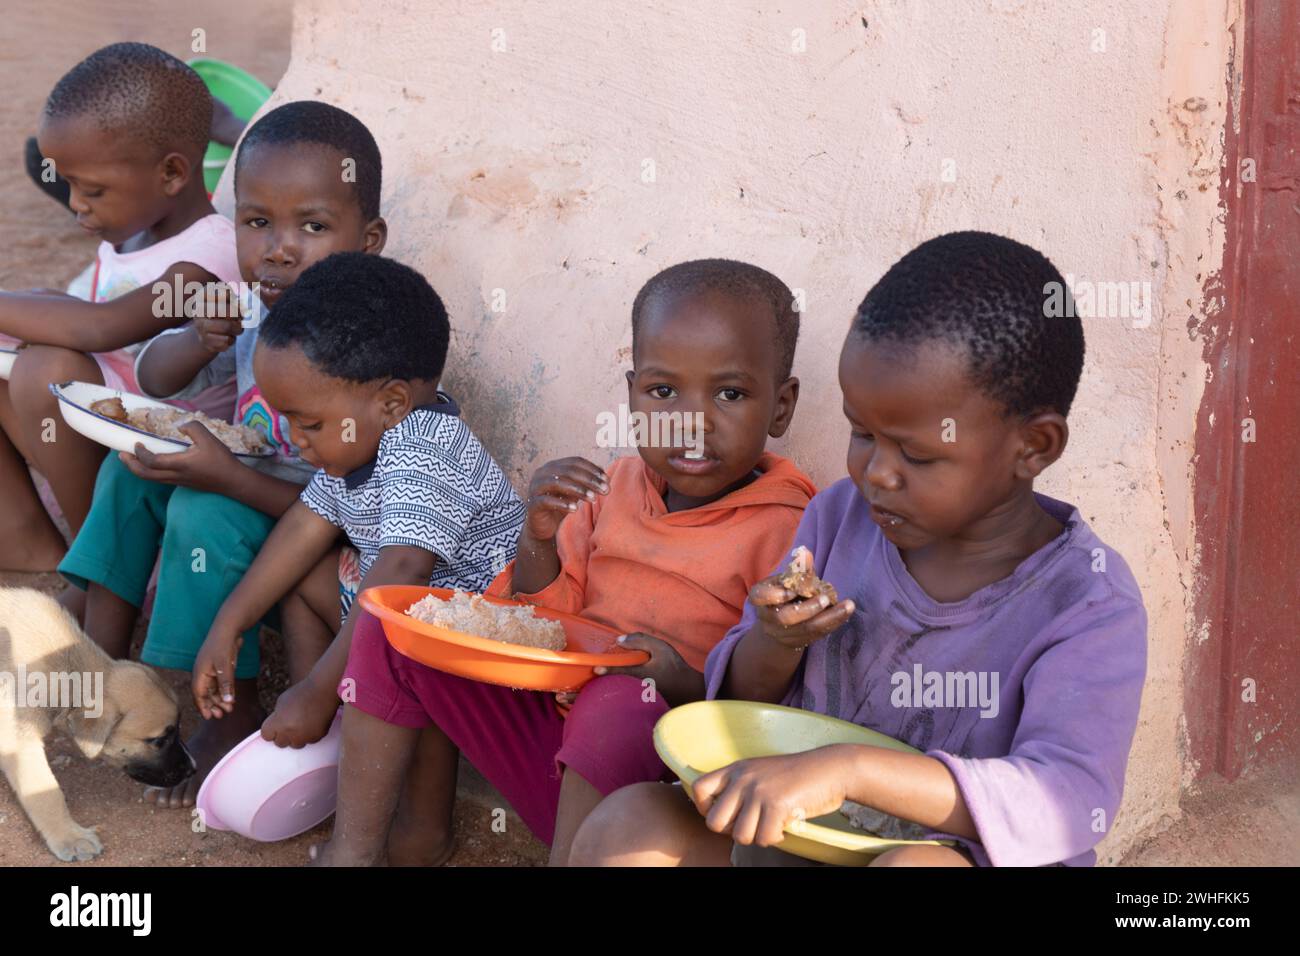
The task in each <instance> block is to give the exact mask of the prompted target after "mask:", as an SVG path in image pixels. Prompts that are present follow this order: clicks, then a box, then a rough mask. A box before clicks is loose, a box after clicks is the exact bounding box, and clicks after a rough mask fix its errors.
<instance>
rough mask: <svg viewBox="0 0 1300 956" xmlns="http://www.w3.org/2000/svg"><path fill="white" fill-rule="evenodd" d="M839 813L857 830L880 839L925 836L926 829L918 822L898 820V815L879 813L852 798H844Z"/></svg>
mask: <svg viewBox="0 0 1300 956" xmlns="http://www.w3.org/2000/svg"><path fill="white" fill-rule="evenodd" d="M840 813H842V814H844V816H846V817H848V819H849V826H851V827H853V828H854V829H857V830H865V831H867V832H868V833H871V834H873V835H874V836H878V837H880V838H881V839H882V840H921V839H924V838H925V834H926V829H925V827H923V826H921V825H920V824H919V823H913V822H912V821H911V820H900V819H899V818H898V817H893V816H890V815H889V814H888V813H881V812H880V811H879V810H877V809H875V808H874V807H864V806H863V805H862V804H860V803H854V802H853V801H852V800H845V801H844V804H843V806H841V807H840Z"/></svg>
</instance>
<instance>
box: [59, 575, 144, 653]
mask: <svg viewBox="0 0 1300 956" xmlns="http://www.w3.org/2000/svg"><path fill="white" fill-rule="evenodd" d="M71 590H77V589H76V588H72V589H71ZM139 616H140V609H139V608H138V607H136V606H135V605H134V604H132V603H131V602H129V601H124V600H122V599H121V598H120V597H118V596H117V595H116V594H114V593H113V592H112V591H110V590H109V589H108V588H106V587H104V586H102V585H99V584H96V583H95V582H94V581H91V582H90V583H89V584H88V585H87V586H86V625H85V626H86V634H87V635H89V636H90V639H91V640H92V641H94V642H95V643H96V644H98V645H99V646H100V647H102V648H103V649H104V653H106V654H107V655H108V656H109V657H111V658H113V659H114V660H121V659H122V658H124V657H126V655H127V653H128V652H129V651H130V650H131V632H132V631H133V630H135V621H136V618H138V617H139Z"/></svg>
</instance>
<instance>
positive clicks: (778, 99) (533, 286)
mask: <svg viewBox="0 0 1300 956" xmlns="http://www.w3.org/2000/svg"><path fill="white" fill-rule="evenodd" d="M1087 6H1088V9H1087V10H1080V9H1077V7H1078V5H1074V4H1070V5H1066V4H1045V3H1030V2H1018V0H990V2H987V3H983V4H972V3H966V2H960V3H958V2H952V3H948V2H931V0H926V2H920V0H917V2H912V3H872V4H868V5H866V7H867V9H866V10H865V12H863V11H860V10H859V7H858V6H857V5H854V4H848V3H839V2H831V0H817V2H808V3H802V4H793V5H789V7H788V8H787V7H783V8H781V9H779V10H778V9H777V8H775V7H771V6H768V5H764V6H763V8H762V9H761V11H760V10H759V9H757V5H754V4H751V3H745V2H740V0H726V2H715V3H708V4H672V5H670V4H658V5H645V4H639V3H632V2H614V3H606V4H602V5H600V7H599V8H598V9H599V11H600V12H599V13H598V14H596V13H594V12H593V11H595V10H596V9H597V8H596V7H594V6H589V5H585V4H583V5H575V4H563V3H559V4H539V3H525V2H519V0H503V2H498V3H494V4H491V5H477V4H464V3H453V2H444V0H434V2H423V3H419V2H402V0H375V2H365V3H362V2H354V0H317V2H310V0H300V2H299V3H298V5H297V7H296V10H295V18H294V31H293V50H292V57H291V62H290V66H289V69H288V72H287V73H286V75H285V77H284V79H283V80H282V81H281V84H280V86H279V88H278V90H277V92H276V97H275V100H273V105H274V103H278V102H283V101H286V100H290V99H306V98H317V99H323V100H326V101H328V102H331V103H335V104H338V105H340V106H343V107H345V108H347V109H349V110H352V111H353V112H355V113H356V114H357V115H359V116H360V117H362V118H363V119H364V120H365V121H366V122H367V123H368V124H369V125H370V127H371V129H372V130H373V131H374V133H375V135H376V137H377V139H378V140H379V143H380V146H381V148H382V149H383V152H384V159H385V184H384V191H383V204H384V211H385V214H386V215H387V217H388V220H389V223H390V225H391V240H390V243H389V246H388V252H389V253H390V254H392V255H394V256H395V257H397V258H399V259H402V260H404V261H406V262H408V263H411V264H413V265H415V266H417V267H419V268H420V269H421V270H423V271H424V273H425V274H426V275H427V276H428V277H429V278H430V280H431V281H432V282H433V284H434V286H435V287H436V288H437V289H438V290H439V292H440V293H441V294H442V296H443V298H444V299H445V300H446V301H447V304H448V307H449V309H450V312H451V315H452V323H453V327H454V330H455V331H454V335H453V340H452V351H451V357H450V362H449V371H448V373H447V377H446V381H445V384H446V386H447V387H448V388H450V389H451V390H452V391H453V392H454V393H455V394H456V395H457V396H458V397H459V398H460V399H461V400H462V401H463V403H464V404H465V406H466V417H467V419H468V420H469V422H470V424H471V425H472V426H473V427H474V428H475V430H476V431H477V432H478V434H479V435H480V436H481V437H482V438H483V440H484V441H485V443H486V444H487V445H488V447H489V448H490V449H491V450H492V451H493V452H494V453H495V454H496V456H497V457H498V459H499V460H500V461H501V462H502V463H503V465H504V466H505V467H506V468H507V469H508V471H509V472H510V474H511V475H512V477H513V478H514V479H515V480H516V483H517V484H518V485H519V486H521V487H522V485H523V484H524V482H525V481H526V478H527V476H528V475H529V474H530V472H531V469H532V468H533V467H534V466H535V465H537V464H540V463H541V462H542V461H544V460H546V459H548V458H550V457H553V456H557V455H568V454H583V455H588V456H590V457H593V458H595V459H597V460H602V461H603V460H607V459H608V457H609V453H608V452H604V451H602V450H600V449H598V448H596V447H594V442H595V434H596V416H597V414H598V413H600V412H602V411H607V410H613V409H614V408H616V407H617V405H618V403H619V402H620V401H623V400H624V398H625V395H626V389H625V385H624V381H623V372H624V370H625V369H626V368H628V367H629V345H630V331H629V326H628V317H629V310H630V306H631V302H632V298H633V297H634V296H635V294H636V292H637V289H638V288H639V287H640V286H641V284H642V283H643V282H644V281H645V280H646V279H647V278H648V277H649V276H650V275H652V274H653V273H654V272H656V271H657V270H658V269H660V268H662V267H664V266H666V265H669V264H671V263H674V262H677V261H680V260H683V259H688V258H695V257H701V256H728V257H733V258H740V259H746V260H749V261H752V262H755V263H757V264H759V265H762V266H764V267H766V268H768V269H770V270H772V271H774V272H776V273H777V274H778V275H780V276H781V277H782V278H784V279H785V281H786V282H787V283H788V284H789V285H790V286H792V287H796V288H800V289H803V290H805V294H806V298H807V310H806V314H805V316H804V328H803V335H802V340H801V342H800V346H799V354H798V357H797V359H796V363H795V372H796V374H797V375H799V376H800V378H801V379H802V381H803V397H802V399H801V402H800V406H799V411H798V413H797V415H796V418H795V422H794V425H793V427H792V429H791V432H790V434H789V436H788V438H787V440H785V441H782V442H780V443H777V444H776V445H775V446H774V447H775V448H776V450H778V451H781V452H783V453H785V454H789V455H792V456H793V457H794V458H795V459H797V460H798V461H799V462H800V463H801V464H802V465H803V466H804V467H805V468H806V469H807V470H808V471H809V472H810V473H811V474H812V475H813V477H814V479H815V480H817V481H818V482H819V483H828V482H830V481H833V480H835V479H836V478H838V477H839V476H840V475H841V474H842V469H843V458H844V451H845V447H846V442H847V430H846V426H845V424H844V422H843V419H842V416H841V413H840V411H839V405H840V396H839V392H838V388H837V385H836V381H835V365H834V363H835V360H836V356H837V353H838V349H839V346H840V342H841V340H842V338H843V335H844V332H845V330H846V328H847V324H848V322H849V319H850V317H851V315H852V313H853V310H854V307H855V306H856V304H857V302H858V301H859V300H860V299H861V297H862V295H863V294H864V293H865V292H866V290H867V289H868V288H869V286H870V285H871V284H872V282H874V281H875V280H876V279H877V278H878V277H879V276H880V275H881V274H882V273H883V272H884V270H885V269H886V268H887V267H888V266H889V265H890V264H891V263H892V262H893V261H894V260H895V259H897V258H898V257H899V256H900V255H902V254H903V253H904V252H906V251H907V250H908V249H910V248H911V247H912V246H914V245H915V244H916V243H918V242H919V241H921V240H922V239H925V238H927V237H929V236H932V235H935V234H938V233H942V232H946V231H950V230H954V229H965V228H978V229H984V230H990V231H994V232H1001V233H1005V234H1006V235H1009V236H1012V237H1014V238H1017V239H1020V240H1022V241H1024V242H1028V243H1030V244H1032V245H1035V246H1038V247H1039V248H1041V249H1042V250H1043V251H1044V252H1046V253H1047V254H1048V255H1049V256H1050V257H1051V258H1052V259H1053V260H1054V261H1055V262H1056V263H1057V265H1058V266H1059V267H1060V268H1061V270H1062V271H1063V272H1067V273H1070V274H1072V275H1073V276H1075V277H1077V278H1079V279H1085V280H1090V281H1094V282H1103V281H1104V282H1139V283H1149V284H1150V289H1151V292H1152V295H1153V298H1154V309H1153V312H1152V314H1151V316H1150V322H1149V323H1148V324H1144V323H1143V322H1142V320H1141V319H1137V320H1134V319H1131V318H1096V319H1093V320H1090V321H1089V322H1087V323H1086V329H1087V336H1088V350H1089V354H1088V365H1087V369H1086V372H1085V375H1084V380H1083V383H1082V386H1081V393H1080V397H1079V399H1078V402H1077V405H1076V409H1075V412H1074V414H1073V416H1072V420H1071V426H1072V429H1073V435H1072V440H1071V445H1070V448H1069V450H1068V452H1067V454H1066V456H1065V458H1064V460H1063V461H1062V462H1061V463H1060V464H1059V465H1058V466H1057V467H1056V468H1055V469H1054V470H1053V472H1052V473H1051V474H1049V475H1048V477H1047V479H1046V481H1044V482H1043V484H1042V488H1043V490H1044V491H1046V492H1047V493H1049V494H1053V495H1056V496H1058V497H1063V498H1066V499H1068V500H1071V501H1073V502H1075V503H1077V504H1078V505H1079V506H1080V509H1081V510H1082V512H1083V514H1084V516H1085V517H1086V518H1087V519H1088V520H1089V521H1090V522H1092V523H1093V526H1094V527H1095V528H1096V529H1097V531H1098V532H1099V533H1100V534H1101V535H1102V536H1103V537H1104V538H1105V539H1106V540H1107V541H1108V542H1109V543H1111V544H1113V545H1115V546H1116V547H1117V548H1118V549H1119V550H1120V552H1121V553H1123V554H1124V555H1125V557H1126V558H1127V559H1128V561H1129V563H1130V564H1131V565H1132V567H1133V568H1134V570H1135V572H1136V574H1137V576H1138V580H1139V582H1140V583H1141V584H1142V586H1143V588H1144V593H1145V595H1146V600H1147V606H1148V611H1149V613H1150V616H1151V632H1150V647H1151V658H1150V678H1149V682H1148V687H1147V692H1146V696H1145V698H1144V704H1143V714H1142V723H1141V726H1140V727H1139V731H1138V738H1137V741H1136V742H1135V745H1134V750H1133V757H1132V761H1131V765H1130V772H1129V779H1128V784H1127V786H1128V790H1127V794H1126V799H1125V806H1124V809H1123V811H1122V812H1121V815H1120V817H1119V819H1118V821H1117V823H1116V825H1115V827H1114V828H1113V830H1112V832H1111V833H1110V834H1109V836H1108V837H1107V839H1106V841H1105V843H1104V844H1103V846H1102V850H1101V858H1102V860H1103V861H1106V860H1114V859H1117V858H1118V857H1119V856H1120V855H1121V854H1122V853H1123V852H1124V851H1125V850H1126V849H1127V848H1128V847H1130V846H1131V845H1132V844H1133V842H1134V841H1135V839H1137V838H1138V837H1139V836H1141V835H1145V834H1149V833H1152V832H1154V831H1155V830H1157V829H1159V828H1160V827H1162V826H1165V825H1167V824H1168V822H1169V821H1170V820H1171V819H1173V818H1174V817H1175V816H1176V815H1177V813H1178V808H1177V800H1178V796H1179V793H1180V788H1181V787H1182V786H1183V785H1184V782H1185V777H1186V776H1187V774H1188V770H1189V767H1188V766H1187V761H1186V760H1185V759H1184V755H1183V752H1182V744H1181V740H1182V730H1181V713H1182V708H1183V701H1182V688H1181V667H1182V661H1183V648H1184V643H1185V641H1186V640H1187V639H1188V638H1187V630H1188V627H1187V617H1186V615H1187V613H1188V609H1187V607H1186V606H1185V604H1184V600H1185V588H1186V586H1187V584H1188V581H1189V580H1190V576H1191V575H1193V574H1194V573H1195V566H1194V561H1195V551H1194V544H1193V538H1192V530H1193V529H1192V527H1191V516H1190V514H1189V511H1188V508H1187V501H1188V495H1189V482H1190V469H1189V460H1190V454H1191V451H1190V449H1191V439H1192V437H1193V429H1194V422H1195V417H1194V416H1195V409H1196V404H1197V402H1198V401H1199V396H1200V390H1201V387H1202V385H1203V382H1204V379H1205V374H1206V370H1205V369H1204V367H1203V366H1202V365H1201V363H1200V359H1199V354H1200V349H1199V346H1198V345H1197V344H1196V343H1195V341H1194V337H1195V334H1196V333H1195V327H1196V324H1197V323H1198V322H1200V321H1202V320H1204V318H1205V317H1204V316H1203V315H1202V314H1201V311H1200V302H1201V297H1200V294H1199V290H1200V288H1201V285H1202V284H1203V281H1204V278H1205V277H1206V276H1207V275H1208V274H1209V273H1211V272H1213V271H1214V270H1215V269H1217V267H1218V263H1219V261H1220V259H1221V235H1220V234H1219V227H1218V225H1217V223H1216V221H1215V217H1216V215H1217V213H1218V211H1219V210H1218V208H1217V199H1216V197H1217V192H1218V190H1217V181H1218V180H1217V177H1218V175H1219V172H1218V167H1219V161H1220V158H1221V135H1222V126H1223V118H1224V115H1225V103H1224V99H1225V91H1226V82H1225V70H1226V64H1227V63H1228V58H1229V54H1230V50H1231V42H1232V35H1231V27H1232V24H1233V22H1234V20H1235V18H1236V17H1237V15H1238V13H1237V6H1236V0H1169V2H1168V4H1166V3H1161V2H1156V3H1150V2H1146V0H1108V2H1099V3H1090V4H1088V5H1087ZM651 7H653V8H651ZM1175 13H1176V15H1175ZM864 21H865V22H864ZM651 163H652V164H653V172H654V175H653V179H652V180H649V181H648V180H647V177H646V175H645V174H646V171H647V170H648V169H649V168H650V167H649V164H651ZM945 174H947V175H945ZM1206 186H1208V190H1207V189H1206V188H1205V187H1206ZM228 190H229V182H227V183H225V184H223V192H222V194H221V199H222V201H224V202H226V203H227V204H228V202H229V196H228ZM496 290H500V291H499V292H498V291H496ZM494 295H495V296H496V297H497V299H498V301H499V300H500V297H501V296H502V295H503V296H504V302H505V308H504V310H503V311H500V312H496V311H493V299H494ZM1138 326H1142V327H1138ZM1189 328H1190V329H1191V330H1192V331H1190V332H1189Z"/></svg>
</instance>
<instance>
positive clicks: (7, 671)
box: [0, 588, 194, 861]
mask: <svg viewBox="0 0 1300 956" xmlns="http://www.w3.org/2000/svg"><path fill="white" fill-rule="evenodd" d="M55 725H58V726H59V727H60V728H62V729H63V730H65V731H66V732H68V733H69V734H70V735H71V736H72V738H73V740H75V741H76V743H77V746H78V747H79V748H80V749H81V752H82V753H83V754H85V756H86V757H87V759H90V760H96V759H99V760H103V761H105V762H107V763H109V764H110V765H112V766H115V767H121V768H122V769H123V770H125V771H126V773H127V775H128V776H130V777H132V778H133V779H135V780H139V781H140V782H141V783H146V784H151V785H153V786H158V787H171V786H175V785H176V784H178V783H180V782H181V781H182V780H184V779H185V778H186V777H188V776H189V775H190V774H192V773H193V772H194V759H193V758H192V757H191V756H190V755H189V752H188V751H186V749H185V747H184V745H183V744H182V743H181V739H180V710H179V706H178V705H177V702H176V695H175V693H173V692H172V689H171V688H170V687H168V686H167V684H166V683H164V682H163V680H162V678H161V677H160V676H159V675H158V674H156V673H155V672H154V671H153V670H151V669H150V668H148V667H146V666H145V665H143V664H137V663H135V662H133V661H115V660H113V659H112V658H110V657H109V656H108V655H107V654H105V653H104V652H103V650H101V649H100V648H99V646H98V645H97V644H95V643H94V642H93V641H91V640H90V639H89V638H88V637H87V636H86V635H85V634H84V633H83V632H82V630H81V628H80V627H78V626H77V622H76V620H75V619H74V618H73V617H72V615H70V614H69V613H68V612H67V611H65V610H64V609H63V608H62V607H61V606H60V605H59V603H58V602H57V601H55V600H54V598H52V597H50V596H49V595H46V594H42V593H41V592H39V591H34V590H31V589H30V588H2V589H0V771H3V773H4V776H5V779H6V780H8V781H9V785H10V786H11V787H12V788H13V790H14V793H15V794H16V795H17V797H18V802H19V803H20V804H21V805H22V808H23V810H24V812H26V814H27V817H28V819H30V820H31V821H32V825H33V826H34V827H36V830H37V832H38V833H40V835H41V836H42V837H43V838H44V840H45V843H46V845H47V846H48V847H49V848H50V852H51V853H53V854H54V855H55V856H57V857H58V858H59V859H60V860H64V861H71V860H89V859H91V858H93V857H95V856H97V855H98V854H99V853H100V851H101V850H103V848H104V847H103V844H102V843H100V841H99V836H98V835H97V834H96V833H95V830H94V829H92V828H87V827H83V826H81V825H80V824H78V823H77V822H76V821H75V820H73V819H72V816H71V815H70V814H69V813H68V806H67V803H66V802H65V801H64V799H63V792H62V791H61V790H60V789H59V783H58V781H57V780H55V779H54V774H53V772H52V771H51V770H50V764H49V761H48V760H47V759H46V757H45V738H46V737H47V736H48V735H49V733H50V731H51V730H52V729H53V728H54V727H55Z"/></svg>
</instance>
